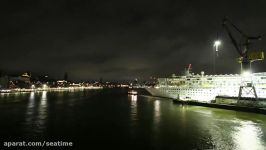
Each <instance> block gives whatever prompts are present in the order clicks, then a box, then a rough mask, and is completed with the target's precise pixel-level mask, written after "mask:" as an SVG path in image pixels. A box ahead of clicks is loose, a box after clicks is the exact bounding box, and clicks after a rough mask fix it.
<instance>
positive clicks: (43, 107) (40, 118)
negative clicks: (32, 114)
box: [36, 91, 47, 129]
mask: <svg viewBox="0 0 266 150" xmlns="http://www.w3.org/2000/svg"><path fill="white" fill-rule="evenodd" d="M46 118H47V91H43V92H42V96H41V103H40V104H39V110H38V115H37V118H36V119H37V120H36V122H37V123H38V125H39V127H40V128H41V129H43V128H44V127H45V122H46Z"/></svg>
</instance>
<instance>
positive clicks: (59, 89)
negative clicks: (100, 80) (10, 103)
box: [0, 87, 102, 94]
mask: <svg viewBox="0 0 266 150" xmlns="http://www.w3.org/2000/svg"><path fill="white" fill-rule="evenodd" d="M86 89H102V87H59V88H36V89H19V88H18V89H4V90H0V94H12V93H22V92H41V91H68V90H86Z"/></svg>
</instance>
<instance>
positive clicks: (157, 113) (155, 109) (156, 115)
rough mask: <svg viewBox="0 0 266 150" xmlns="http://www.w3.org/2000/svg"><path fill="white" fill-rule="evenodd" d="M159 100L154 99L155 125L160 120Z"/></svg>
mask: <svg viewBox="0 0 266 150" xmlns="http://www.w3.org/2000/svg"><path fill="white" fill-rule="evenodd" d="M160 104H161V102H160V100H155V101H154V121H155V125H157V124H158V123H159V122H160V119H161V108H160Z"/></svg>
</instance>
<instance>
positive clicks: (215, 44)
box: [213, 40, 221, 51]
mask: <svg viewBox="0 0 266 150" xmlns="http://www.w3.org/2000/svg"><path fill="white" fill-rule="evenodd" d="M220 45H221V41H219V40H217V41H215V42H214V45H213V46H214V47H215V50H216V51H218V47H219V46H220Z"/></svg>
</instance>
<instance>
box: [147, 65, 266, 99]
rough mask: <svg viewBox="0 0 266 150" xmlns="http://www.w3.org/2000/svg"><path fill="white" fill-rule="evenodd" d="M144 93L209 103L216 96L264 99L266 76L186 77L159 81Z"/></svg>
mask: <svg viewBox="0 0 266 150" xmlns="http://www.w3.org/2000/svg"><path fill="white" fill-rule="evenodd" d="M146 90H147V91H148V92H149V93H151V94H152V95H154V96H160V97H167V98H173V99H179V100H192V101H199V102H211V101H212V100H215V98H216V97H217V96H222V97H235V98H249V99H266V72H261V73H247V72H246V73H243V74H241V75H240V74H225V75H205V74H204V72H201V74H193V73H190V71H189V69H188V70H187V71H186V73H185V74H184V75H181V76H176V75H172V77H169V78H159V79H158V84H157V85H156V86H155V87H152V88H146Z"/></svg>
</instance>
